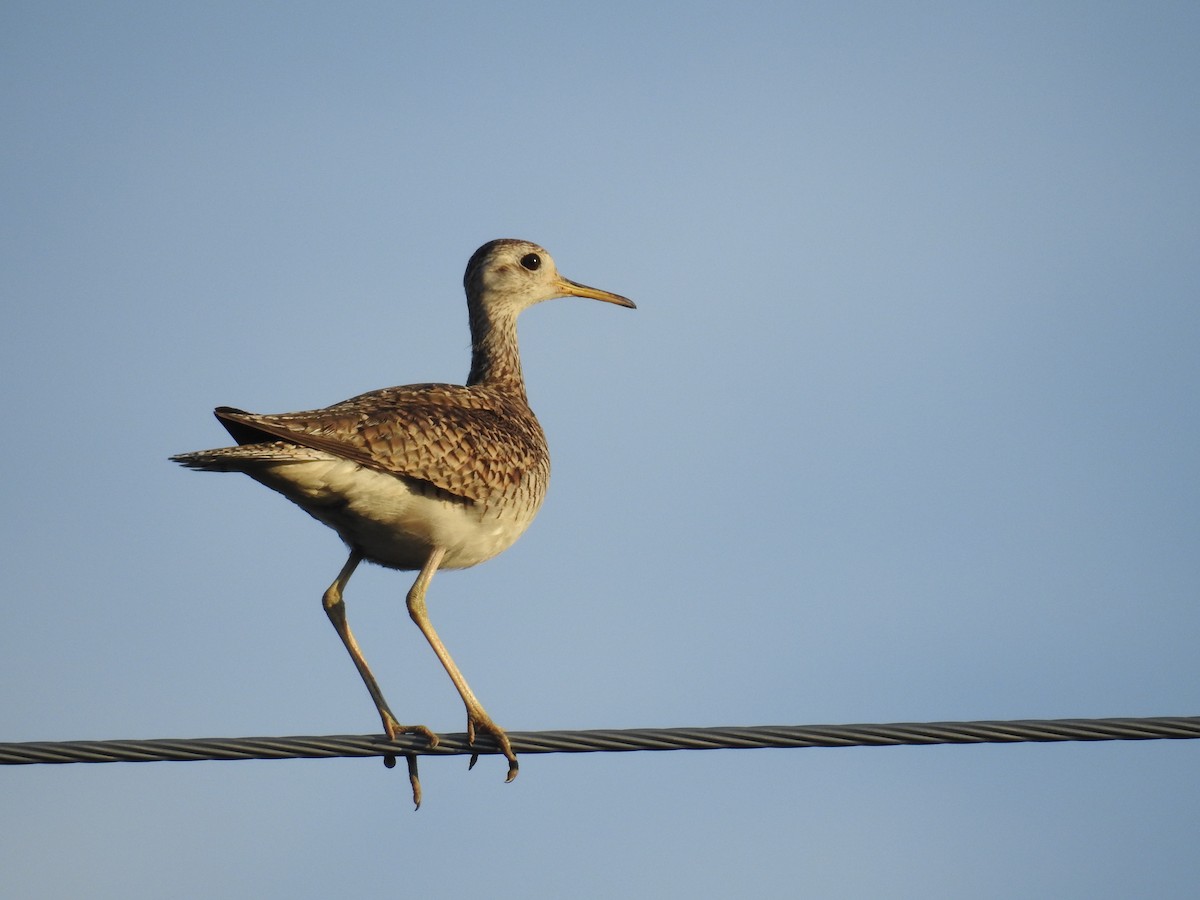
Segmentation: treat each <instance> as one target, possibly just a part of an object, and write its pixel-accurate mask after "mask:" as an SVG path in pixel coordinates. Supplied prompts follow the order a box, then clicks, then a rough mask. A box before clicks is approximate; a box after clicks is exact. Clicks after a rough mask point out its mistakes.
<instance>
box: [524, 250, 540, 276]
mask: <svg viewBox="0 0 1200 900" xmlns="http://www.w3.org/2000/svg"><path fill="white" fill-rule="evenodd" d="M521 265H523V266H524V267H525V268H526V269H528V270H529V271H530V272H536V271H537V270H538V269H539V268H541V265H542V258H541V257H540V256H538V255H537V254H536V253H526V254H525V255H524V256H522V257H521Z"/></svg>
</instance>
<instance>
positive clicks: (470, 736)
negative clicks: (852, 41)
mask: <svg viewBox="0 0 1200 900" xmlns="http://www.w3.org/2000/svg"><path fill="white" fill-rule="evenodd" d="M476 729H478V730H479V731H484V732H487V733H488V734H490V735H491V736H492V737H493V738H495V739H496V743H497V744H498V745H499V747H500V752H501V753H503V754H504V758H505V759H507V760H508V776H507V777H506V778H505V779H504V783H505V784H508V783H509V782H510V781H512V780H513V779H514V778H516V777H517V770H518V769H519V768H520V763H518V762H517V754H515V753H513V748H512V743H511V742H510V741H509V739H508V733H507V732H506V731H505V730H504V729H503V728H501V727H500V726H499V725H497V724H496V723H495V722H493V721H492V718H491V716H489V715H488V714H487V713H485V712H483V711H482V710H481V711H479V712H472V711H470V710H468V711H467V743H468V744H474V743H475V731H476ZM478 760H479V754H478V753H472V754H471V761H470V762H469V763H468V764H467V769H468V770H470V769H472V768H474V767H475V763H476V762H478Z"/></svg>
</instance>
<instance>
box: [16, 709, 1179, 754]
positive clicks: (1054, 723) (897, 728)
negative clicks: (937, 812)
mask: <svg viewBox="0 0 1200 900" xmlns="http://www.w3.org/2000/svg"><path fill="white" fill-rule="evenodd" d="M508 736H509V739H510V740H511V741H512V746H513V749H514V750H515V751H516V752H517V753H598V752H607V753H613V752H630V751H637V750H749V749H756V748H770V747H774V748H789V747H790V748H796V747H882V746H900V745H927V744H1010V743H1024V742H1031V741H1032V742H1057V741H1153V740H1188V739H1195V738H1200V716H1155V717H1150V718H1136V719H1013V720H1007V721H979V722H916V723H914V722H898V723H894V724H889V725H758V726H751V727H745V728H739V727H722V728H626V729H594V730H587V731H510V732H509V733H508ZM438 737H439V741H440V742H439V744H438V746H437V747H436V748H430V747H429V745H428V742H427V741H426V740H425V739H424V738H423V737H419V736H414V735H401V736H399V737H398V738H396V740H394V741H389V740H387V739H386V738H385V737H384V736H383V735H374V734H366V735H361V734H354V735H327V736H320V737H257V738H189V739H174V738H157V739H153V740H111V741H29V742H21V743H0V765H34V764H39V763H103V762H172V761H173V762H181V761H193V762H194V761H200V760H232V759H325V758H332V757H358V756H384V757H387V756H399V755H418V756H455V755H465V754H474V753H480V754H489V753H497V752H499V751H498V750H497V748H496V745H495V743H494V741H493V740H492V739H491V738H490V737H489V736H486V735H481V736H480V737H478V738H477V739H476V741H475V744H474V745H470V744H468V743H467V736H466V735H465V734H462V733H456V734H442V735H438Z"/></svg>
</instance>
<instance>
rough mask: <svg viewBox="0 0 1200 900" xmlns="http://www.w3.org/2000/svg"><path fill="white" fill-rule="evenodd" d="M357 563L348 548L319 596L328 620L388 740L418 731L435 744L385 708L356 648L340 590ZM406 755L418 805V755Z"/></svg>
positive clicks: (432, 739) (390, 760)
mask: <svg viewBox="0 0 1200 900" xmlns="http://www.w3.org/2000/svg"><path fill="white" fill-rule="evenodd" d="M360 562H362V554H361V553H359V552H358V551H357V550H352V551H350V558H349V559H348V560H346V564H345V565H344V566H342V571H340V572H339V573H338V577H337V578H336V579H335V580H334V582H333V584H331V585H330V586H329V589H328V590H327V591H326V592H325V595H324V597H323V598H322V602H323V604H324V606H325V613H326V615H328V616H329V621H330V622H332V623H333V627H334V630H335V631H337V633H338V637H340V638H341V639H342V643H343V644H345V645H346V651H347V652H348V653H349V654H350V658H351V659H352V660H354V667H355V668H356V669H358V674H359V675H361V676H362V680H363V684H365V685H366V686H367V692H368V693H369V694H370V695H371V699H372V700H373V701H375V708H376V709H377V710H379V717H380V719H382V720H383V730H384V732H385V733H386V734H387V736H388V739H389V740H395V738H396V735H398V734H420V735H424V736H425V738H426V739H427V740H428V741H429V746H430V747H436V746H437V743H438V738H437V735H436V734H434V733H433V732H432V731H430V730H429V729H428V728H426V727H425V726H424V725H401V724H400V722H399V721H397V719H396V717H395V716H394V715H392V711H391V709H389V708H388V704H387V700H385V699H384V698H383V692H382V691H381V690H380V689H379V683H378V682H377V681H376V680H375V676H374V675H372V674H371V667H370V666H368V665H367V660H366V658H365V657H364V656H363V654H362V650H360V649H359V647H358V641H357V640H355V639H354V632H352V631H351V630H350V625H349V624H348V623H347V622H346V604H345V602H343V600H342V592H343V591H344V590H345V589H346V582H348V581H349V580H350V576H351V575H353V574H354V570H355V569H357V568H358V564H359V563H360ZM405 756H406V758H407V761H408V780H409V782H410V783H411V784H412V789H413V802H414V803H415V804H416V805H417V806H418V807H420V805H421V782H420V779H419V778H418V777H417V758H416V757H415V756H413V755H411V754H405ZM384 764H385V765H387V766H388V768H391V767H392V766H394V765H395V764H396V759H395V757H392V756H388V757H384Z"/></svg>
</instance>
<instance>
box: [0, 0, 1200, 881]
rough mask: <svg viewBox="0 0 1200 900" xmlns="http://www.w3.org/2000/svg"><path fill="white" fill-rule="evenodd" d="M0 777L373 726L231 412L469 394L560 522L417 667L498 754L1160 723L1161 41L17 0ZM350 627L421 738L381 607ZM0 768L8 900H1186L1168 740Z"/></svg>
mask: <svg viewBox="0 0 1200 900" xmlns="http://www.w3.org/2000/svg"><path fill="white" fill-rule="evenodd" d="M0 77H2V91H3V95H2V107H0V111H2V114H3V122H4V125H3V129H2V132H3V136H2V137H0V148H2V151H0V152H2V153H3V176H2V177H3V184H2V189H3V195H2V198H0V224H2V227H3V240H2V241H0V259H2V265H0V289H2V292H3V325H2V326H0V375H2V378H3V400H4V415H3V417H2V419H0V422H2V424H0V429H2V438H3V440H2V446H3V451H2V452H3V460H4V469H5V472H6V477H5V478H4V479H3V486H2V488H0V490H2V491H3V493H2V505H3V510H4V516H3V524H2V525H0V528H2V529H3V536H2V540H0V566H2V569H0V571H2V572H3V578H4V603H5V606H6V614H5V617H4V625H3V627H2V628H0V719H2V724H3V727H2V728H0V739H2V740H5V741H19V740H70V739H105V738H150V737H203V736H212V737H217V736H230V737H232V736H244V735H290V734H340V733H365V732H371V731H374V730H376V729H377V727H378V719H377V717H376V715H375V712H374V710H373V709H372V707H371V704H370V701H369V698H368V697H367V695H366V693H365V691H364V690H363V688H362V685H361V683H360V682H359V680H358V677H357V675H356V674H355V672H354V670H353V667H352V666H351V664H350V662H349V660H348V659H347V657H346V654H345V652H344V651H343V649H342V648H341V646H340V644H339V642H338V640H337V638H336V636H335V635H334V633H333V630H332V629H331V628H330V626H329V623H328V621H327V620H326V618H325V616H324V614H323V613H322V611H321V604H320V598H321V593H322V591H323V590H324V589H325V587H326V586H327V585H328V583H329V582H330V581H331V580H332V579H333V577H334V575H335V574H336V573H337V571H338V568H339V567H340V566H341V564H342V562H343V560H344V551H343V548H342V547H341V545H340V543H339V542H338V540H337V538H336V536H335V535H334V534H333V533H332V532H329V531H328V530H326V529H324V528H323V527H321V526H320V525H318V524H317V523H315V522H314V521H313V520H311V519H309V518H308V517H307V516H305V515H304V514H303V513H302V512H300V511H299V510H297V509H296V508H294V507H292V506H291V505H290V504H288V503H287V502H286V501H284V500H283V499H282V498H280V497H279V496H277V495H274V494H272V493H271V492H270V491H268V490H266V489H264V488H262V487H261V486H259V485H256V484H254V483H253V482H252V481H250V480H249V479H247V478H244V477H240V476H233V475H202V474H195V473H191V472H187V471H184V470H183V469H181V468H179V467H177V466H174V465H172V464H171V463H169V462H168V461H167V457H168V456H169V455H170V454H172V453H176V452H180V451H186V450H195V449H202V448H207V447H213V446H220V445H222V444H224V443H225V442H226V441H225V436H224V431H223V429H222V428H221V427H220V426H219V425H218V423H217V422H216V421H215V420H214V419H213V418H212V417H211V415H210V410H211V408H212V407H214V406H216V405H219V404H229V405H235V406H240V407H243V408H246V409H251V410H255V411H262V412H283V411H288V410H294V409H305V408H311V407H314V406H321V405H325V404H327V403H332V402H334V401H337V400H341V399H343V398H345V397H348V396H351V395H354V394H357V393H359V392H362V391H365V390H370V389H373V388H378V387H384V386H387V385H392V384H404V383H408V382H420V381H461V380H462V379H463V378H464V377H465V375H466V372H467V366H468V351H469V343H468V337H467V329H466V316H465V306H464V301H463V297H462V293H461V286H460V279H461V274H462V269H463V267H464V265H465V264H466V261H467V258H468V256H469V255H470V254H471V252H472V251H473V250H474V249H475V248H476V247H477V246H478V245H479V244H481V243H483V242H484V241H486V240H489V239H491V238H495V237H522V238H529V239H531V240H535V241H538V242H540V243H542V244H544V245H545V246H546V247H547V248H548V249H549V250H550V251H551V253H553V254H554V256H555V258H556V260H557V261H558V263H559V265H560V267H561V269H562V271H563V272H564V273H565V274H566V275H567V276H568V277H571V278H574V279H576V280H579V281H583V282H585V283H588V284H594V285H596V286H598V287H603V288H607V289H609V290H613V291H616V292H619V293H622V294H626V295H628V296H630V297H632V298H633V299H634V300H636V301H637V303H638V306H639V308H638V310H637V311H628V310H622V309H618V308H615V307H610V306H605V305H603V304H598V303H588V302H584V301H570V300H562V301H555V302H553V303H550V304H546V305H543V306H540V307H538V308H537V309H535V310H533V311H531V312H529V313H527V314H526V315H525V316H524V317H523V320H522V333H521V334H522V341H523V351H524V360H525V370H526V376H527V379H528V382H529V393H530V398H531V402H532V404H533V406H534V408H535V409H536V410H537V412H538V414H539V416H540V418H541V420H542V424H543V426H544V427H545V430H546V432H547V434H548V436H549V439H550V444H551V449H552V452H553V456H554V476H553V479H552V484H551V489H550V495H549V498H548V500H547V503H546V505H545V507H544V508H543V510H542V513H541V515H540V517H539V519H538V521H537V522H535V523H534V525H533V527H532V528H531V529H530V531H529V533H528V534H527V535H526V536H525V537H524V538H522V540H521V541H520V542H519V543H518V544H517V545H516V546H515V547H514V548H513V549H512V550H510V551H508V552H507V553H506V554H504V555H503V556H501V557H499V558H498V559H496V560H494V561H492V562H489V563H487V564H485V565H483V566H481V567H479V568H477V569H473V570H469V571H466V572H447V573H443V574H441V575H439V576H438V577H437V578H436V579H435V580H434V583H433V586H432V588H431V590H430V609H431V614H432V616H433V620H434V622H435V623H436V624H437V626H438V627H439V629H440V630H441V632H442V635H443V637H444V638H445V639H446V641H447V643H448V645H449V646H450V648H451V650H452V652H453V653H454V655H455V657H456V659H457V660H458V662H459V663H460V664H461V666H462V667H463V669H464V671H465V672H466V674H467V676H468V678H469V679H470V680H471V683H472V685H473V686H474V688H475V689H476V691H477V693H478V694H479V695H480V697H481V699H482V700H483V702H484V703H485V705H486V706H487V707H488V709H489V710H490V711H491V713H492V714H493V715H494V716H495V717H496V719H497V720H498V721H499V722H500V723H502V724H504V725H506V726H507V727H508V728H510V729H513V730H537V729H553V728H603V727H614V728H620V727H642V726H645V727H665V726H676V725H735V724H812V723H851V722H892V721H930V720H947V719H985V718H987V719H990V718H997V719H1007V718H1033V717H1046V718H1054V717H1098V716H1153V715H1192V714H1197V713H1200V677H1198V676H1200V672H1198V665H1200V664H1198V660H1197V637H1198V635H1200V604H1198V603H1197V601H1198V599H1200V454H1198V446H1200V404H1198V390H1200V7H1197V6H1196V5H1195V4H1192V3H1010V4H999V5H997V4H983V3H944V4H943V3H910V4H897V3H843V4H836V5H834V4H819V5H813V4H804V3H771V4H745V5H742V6H736V5H732V6H731V5H730V4H727V3H726V4H716V3H686V4H685V3H660V4H654V3H625V2H620V0H616V2H609V3H603V4H591V5H587V6H584V5H579V4H575V5H569V4H568V5H564V4H560V3H553V4H552V3H546V4H539V3H534V4H507V5H495V6H491V5H484V4H453V3H450V4H447V3H443V2H438V3H404V4H399V3H397V4H389V3H340V4H313V3H286V4H284V3H256V4H241V3H237V4H234V3H207V4H160V3H144V4H136V3H134V4H130V3H119V2H118V3H108V4H96V3H53V2H50V3H46V2H38V3H33V2H6V3H4V4H3V6H2V7H0ZM410 581H411V578H410V576H408V575H407V574H404V573H395V572H388V571H384V570H381V569H370V570H367V569H364V570H361V571H360V573H359V574H358V575H357V576H356V577H355V579H354V580H353V581H352V583H351V584H350V588H349V590H348V592H347V604H348V609H349V614H350V621H351V623H352V624H353V625H354V627H355V629H356V631H357V633H358V635H359V637H360V639H361V640H362V643H363V645H364V649H365V652H366V654H367V657H368V658H369V659H370V660H371V662H372V664H373V665H374V668H375V671H376V673H377V674H378V675H379V677H380V680H381V682H382V684H383V685H384V688H385V690H386V692H387V694H388V696H389V699H390V700H391V702H392V706H393V707H394V708H395V709H396V711H397V713H398V715H400V717H401V718H402V719H404V720H406V721H414V722H424V723H426V724H428V725H430V726H431V727H433V728H434V729H436V730H439V731H461V730H462V728H463V725H464V721H463V715H462V709H461V704H460V702H459V700H458V698H457V695H456V694H455V693H454V691H453V688H452V686H451V685H450V683H449V681H448V679H446V677H445V675H444V673H443V672H442V671H441V669H440V667H439V666H438V664H437V661H436V660H435V658H434V656H433V654H432V653H431V652H430V651H429V649H428V647H427V646H426V645H425V644H424V642H423V640H422V639H421V637H420V635H419V633H418V632H417V630H416V629H415V628H414V627H413V626H412V624H411V623H410V622H409V620H408V618H407V616H406V614H405V611H404V605H403V597H404V593H405V592H406V591H407V589H408V587H409V584H410ZM522 762H523V766H522V769H521V776H520V778H519V779H517V781H516V782H515V783H513V784H510V785H505V784H504V783H503V775H504V768H503V764H502V763H501V761H500V760H498V759H496V758H494V757H485V758H484V759H482V760H481V761H480V763H479V765H478V766H477V767H476V769H475V770H474V771H472V772H470V773H468V772H467V771H466V763H465V760H463V759H461V758H451V759H427V760H426V761H425V762H424V765H423V775H424V783H425V791H426V802H425V805H424V807H423V808H422V809H421V810H420V812H418V813H414V812H413V811H412V809H411V805H410V802H409V797H408V787H407V783H406V780H405V778H404V776H403V767H402V766H401V767H400V768H399V769H397V770H394V771H390V772H389V771H387V770H385V769H384V768H383V766H382V765H381V764H380V763H379V761H378V760H331V761H287V762H244V763H159V764H145V765H142V764H138V765H132V764H130V765H109V766H59V767H54V766H35V767H12V768H7V769H4V770H2V771H0V783H2V785H3V788H2V795H3V798H4V800H3V806H4V810H5V823H6V824H5V837H4V840H3V841H0V893H3V894H4V896H6V897H14V898H61V897H70V896H79V897H82V896H86V897H90V898H129V897H135V898H142V897H146V898H158V897H168V896H169V897H173V898H210V897H214V896H238V897H256V898H283V897H288V898H293V897H327V896H364V895H368V894H379V895H383V894H385V893H386V894H388V895H395V894H403V895H404V896H425V897H429V896H445V895H447V894H450V893H462V892H470V893H471V894H473V895H475V894H480V895H481V894H485V893H486V894H487V895H488V896H490V897H493V898H496V897H501V898H503V897H527V896H534V897H556V896H571V897H585V898H590V897H596V898H599V897H610V896H627V897H639V898H640V897H664V896H668V897H671V896H679V897H683V896H688V897H718V896H746V895H758V896H789V895H790V896H812V897H834V898H842V897H847V898H854V897H878V896H889V897H929V896H935V897H964V896H971V897H997V898H998V897H1013V896H1026V897H1034V896H1038V897H1051V896H1053V897H1056V898H1094V897H1101V896H1103V897H1129V896H1135V895H1136V896H1154V897H1190V896H1193V893H1192V892H1193V891H1194V890H1195V885H1196V883H1197V879H1198V877H1200V854H1197V852H1196V835H1197V828H1198V827H1200V788H1198V787H1197V771H1198V770H1200V742H1193V741H1176V742H1152V743H1103V744H1069V745H1067V744H1060V745H1033V744H1026V745H1016V746H994V747H993V746H976V747H933V748H930V747H925V748H889V749H841V750H791V751H754V752H750V751H739V752H732V751H730V752H712V753H668V754H622V755H588V756H538V757H533V756H528V757H526V758H524V759H523V761H522Z"/></svg>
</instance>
